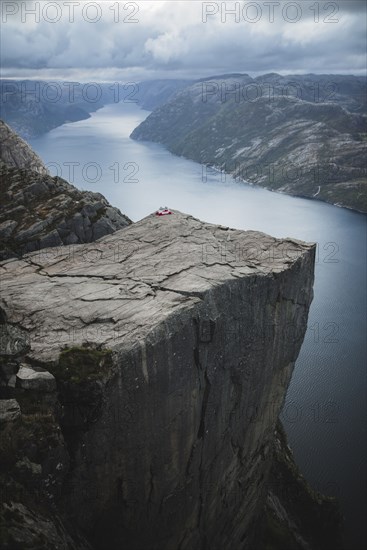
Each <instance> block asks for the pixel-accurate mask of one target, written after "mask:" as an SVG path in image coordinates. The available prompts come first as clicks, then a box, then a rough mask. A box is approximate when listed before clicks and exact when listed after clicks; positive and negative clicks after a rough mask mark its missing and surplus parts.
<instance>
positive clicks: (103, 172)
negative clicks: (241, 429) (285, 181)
mask: <svg viewBox="0 0 367 550" xmlns="http://www.w3.org/2000/svg"><path fill="white" fill-rule="evenodd" d="M147 114H148V113H147V112H144V111H142V110H140V109H139V108H138V107H137V106H135V105H132V104H118V105H116V104H115V105H109V106H107V107H105V108H103V109H101V110H100V111H98V112H96V113H94V114H93V115H92V118H90V119H88V120H85V121H81V122H77V123H73V124H66V125H64V126H62V127H60V128H56V129H55V130H53V131H51V132H49V133H48V134H46V135H45V136H43V137H40V138H37V139H34V140H32V141H31V145H32V147H33V148H34V149H35V150H36V151H37V152H38V153H39V154H40V156H41V157H42V159H43V160H44V161H45V162H46V163H55V164H54V165H51V164H50V169H51V171H52V172H53V173H56V172H57V173H58V174H59V175H61V176H63V177H64V178H66V179H68V180H69V181H73V182H74V184H75V185H76V186H77V187H79V188H81V189H89V190H92V191H99V192H101V193H103V194H104V195H105V196H106V197H107V199H108V200H109V201H110V202H111V203H112V204H113V205H114V206H117V207H119V208H120V210H121V211H122V212H123V213H125V214H127V215H128V216H129V217H130V218H131V219H132V220H133V221H136V220H139V219H141V218H142V217H144V216H146V215H147V214H150V213H151V212H152V211H154V210H155V209H157V208H158V207H159V206H166V205H167V206H169V207H171V208H175V209H178V210H181V211H183V212H187V213H190V214H192V215H193V216H196V217H198V218H201V219H203V220H206V221H208V222H213V223H220V224H222V225H228V226H231V227H236V228H239V229H255V230H260V231H264V232H267V233H270V234H271V235H274V236H276V237H287V236H290V237H296V238H299V239H303V240H306V241H314V242H317V243H318V249H317V263H316V278H315V286H314V293H315V294H314V301H313V303H312V306H311V311H310V316H309V324H308V330H307V333H306V337H305V341H304V344H303V346H302V350H301V353H300V356H299V358H298V360H297V365H296V369H295V372H294V375H293V379H292V382H291V385H290V388H289V391H288V394H287V399H286V404H285V407H284V410H283V422H284V425H285V428H286V430H287V433H288V438H289V442H290V444H291V446H292V447H293V450H294V453H295V456H296V460H297V463H298V464H299V466H300V468H301V470H302V471H303V473H304V474H305V476H306V478H307V479H308V480H309V481H310V482H311V483H312V484H313V485H314V486H315V487H316V488H318V489H319V490H321V491H324V492H326V493H328V494H334V495H337V496H339V498H340V501H341V504H342V507H343V512H344V514H345V516H346V550H360V549H362V548H363V549H364V548H365V547H366V538H365V532H364V529H365V514H366V470H365V465H366V337H365V335H366V333H367V330H366V329H367V326H366V249H367V247H366V244H367V243H366V240H367V239H366V237H367V234H366V216H365V215H362V214H358V213H355V212H351V211H348V210H346V209H341V208H337V207H334V206H331V205H327V204H324V203H321V202H317V201H312V200H306V199H300V198H294V197H289V196H286V195H281V194H277V193H272V192H270V191H267V190H265V189H259V188H255V187H251V186H249V185H246V184H241V183H238V182H235V181H234V180H233V179H232V178H230V177H229V176H226V177H224V176H223V175H221V174H219V173H216V172H213V171H209V170H208V171H206V170H205V169H203V168H202V167H201V166H200V165H199V164H196V163H194V162H191V161H188V160H185V159H182V158H178V157H175V156H173V155H171V154H170V153H169V152H167V151H166V150H165V149H164V148H163V147H161V146H160V145H156V144H151V143H141V142H135V141H132V140H130V139H129V137H128V136H129V135H130V133H131V131H132V130H133V129H134V128H135V127H136V126H137V125H138V124H139V122H141V121H142V120H143V119H144V118H145V117H146V116H147ZM70 163H76V164H74V166H73V165H72V164H70ZM91 163H92V164H91ZM93 163H94V164H93ZM72 167H73V168H72ZM92 180H94V181H92ZM290 337H291V335H290Z"/></svg>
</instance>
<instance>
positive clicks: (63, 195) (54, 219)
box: [0, 121, 131, 259]
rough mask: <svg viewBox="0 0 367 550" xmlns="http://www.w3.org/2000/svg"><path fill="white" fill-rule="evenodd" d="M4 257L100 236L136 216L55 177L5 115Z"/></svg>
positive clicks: (0, 221)
mask: <svg viewBox="0 0 367 550" xmlns="http://www.w3.org/2000/svg"><path fill="white" fill-rule="evenodd" d="M0 195H1V205H0V259H6V258H9V257H13V256H20V255H22V254H25V253H27V252H31V251H34V250H40V249H42V248H45V247H51V246H52V247H57V246H61V245H74V244H76V243H85V242H91V241H95V240H96V239H99V238H100V237H103V236H104V235H107V234H110V233H113V232H114V231H116V230H117V229H121V228H123V227H126V226H127V225H129V224H130V223H131V220H130V219H129V218H128V217H127V216H125V215H124V214H122V213H121V212H120V210H118V209H117V208H114V207H112V206H111V205H110V204H109V202H108V201H107V200H106V199H105V198H104V197H103V196H102V195H101V194H100V193H92V192H89V191H79V190H78V189H76V188H75V187H74V186H73V185H70V184H69V183H68V182H67V181H65V180H63V179H62V178H58V177H51V176H50V175H49V173H48V171H47V169H46V167H45V166H44V164H43V162H42V161H41V159H40V158H39V157H38V156H37V155H36V153H34V151H32V149H31V148H30V147H29V145H28V144H27V143H26V142H25V141H24V140H23V139H22V138H20V137H19V136H18V135H17V134H16V133H15V132H13V130H11V128H9V126H7V125H6V124H4V123H3V122H2V121H0Z"/></svg>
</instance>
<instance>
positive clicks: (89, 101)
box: [0, 79, 193, 139]
mask: <svg viewBox="0 0 367 550" xmlns="http://www.w3.org/2000/svg"><path fill="white" fill-rule="evenodd" d="M192 82H193V81H192V80H175V79H167V80H149V81H142V82H139V83H138V82H136V83H135V82H128V83H126V84H123V83H120V82H114V83H83V82H59V81H54V82H53V81H52V82H51V81H42V80H0V105H1V116H2V118H3V119H4V121H5V122H6V123H8V124H9V125H10V126H11V127H12V128H14V130H15V131H16V132H17V133H18V134H19V135H21V136H22V137H23V138H24V139H29V138H33V137H36V136H39V135H42V134H44V133H46V132H49V131H50V130H52V129H53V128H56V127H57V126H61V125H62V124H65V123H67V122H76V121H78V120H85V119H87V118H89V117H90V116H91V114H90V113H92V112H94V111H96V110H98V109H100V108H101V107H103V106H104V105H108V104H110V103H118V102H126V103H136V104H137V105H139V106H141V107H142V108H143V109H147V110H152V109H154V108H155V107H158V106H159V105H161V104H163V103H165V102H166V101H168V100H170V99H171V98H172V97H173V96H174V94H175V93H176V92H177V91H179V90H181V89H183V88H185V87H186V86H188V85H190V84H192Z"/></svg>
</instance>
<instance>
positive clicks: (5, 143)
mask: <svg viewBox="0 0 367 550" xmlns="http://www.w3.org/2000/svg"><path fill="white" fill-rule="evenodd" d="M0 161H2V162H3V163H5V164H6V165H7V166H9V167H10V168H19V169H25V170H32V171H33V172H38V173H39V174H42V175H49V172H48V170H47V168H46V166H45V165H44V164H43V162H42V160H41V159H40V157H39V156H38V155H37V154H36V153H35V152H34V151H33V150H32V149H31V148H30V147H29V145H28V143H27V142H26V141H24V139H22V138H21V137H20V136H18V135H17V134H16V133H15V132H14V131H13V130H12V129H11V128H10V127H9V126H8V125H7V124H5V122H3V121H2V120H0Z"/></svg>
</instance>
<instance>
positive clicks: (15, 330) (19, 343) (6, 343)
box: [0, 323, 30, 358]
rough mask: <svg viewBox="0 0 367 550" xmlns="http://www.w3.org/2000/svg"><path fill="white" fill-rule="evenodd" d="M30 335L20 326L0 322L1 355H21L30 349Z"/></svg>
mask: <svg viewBox="0 0 367 550" xmlns="http://www.w3.org/2000/svg"><path fill="white" fill-rule="evenodd" d="M29 347H30V344H29V337H28V334H27V332H26V331H24V330H23V329H21V328H20V327H17V326H13V325H9V324H6V323H4V324H0V357H4V358H13V357H21V356H22V355H24V354H25V353H27V351H28V350H29Z"/></svg>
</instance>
